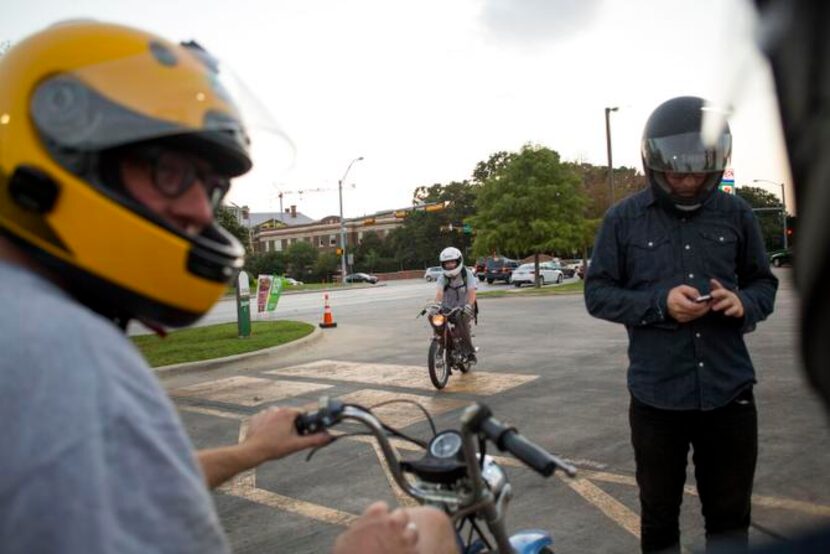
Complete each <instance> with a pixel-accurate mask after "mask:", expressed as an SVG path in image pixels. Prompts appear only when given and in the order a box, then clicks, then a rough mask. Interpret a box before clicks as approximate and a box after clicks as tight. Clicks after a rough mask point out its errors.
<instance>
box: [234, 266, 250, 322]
mask: <svg viewBox="0 0 830 554" xmlns="http://www.w3.org/2000/svg"><path fill="white" fill-rule="evenodd" d="M236 327H237V329H239V337H240V338H245V337H250V336H251V285H250V281H249V280H248V274H247V273H245V272H244V271H240V272H239V277H237V279H236Z"/></svg>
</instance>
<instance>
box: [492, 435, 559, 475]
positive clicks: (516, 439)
mask: <svg viewBox="0 0 830 554" xmlns="http://www.w3.org/2000/svg"><path fill="white" fill-rule="evenodd" d="M502 443H503V444H504V448H505V450H507V451H508V452H510V453H511V454H513V455H514V456H516V457H517V458H518V459H520V460H521V461H523V462H524V463H526V464H527V465H528V466H530V467H531V468H533V469H535V470H536V471H537V472H539V473H540V474H542V475H544V476H545V477H549V476H550V475H552V474H553V472H554V471H556V466H557V465H558V464H557V463H556V460H554V458H553V456H551V455H550V453H549V452H548V451H547V450H545V449H543V448H542V447H540V446H538V445H536V444H534V443H532V442H530V441H529V440H527V439H526V438H524V437H523V436H521V435H520V434H519V433H517V432H516V431H515V430H512V429H511V430H510V431H508V432H507V433H505V434H504V435H502Z"/></svg>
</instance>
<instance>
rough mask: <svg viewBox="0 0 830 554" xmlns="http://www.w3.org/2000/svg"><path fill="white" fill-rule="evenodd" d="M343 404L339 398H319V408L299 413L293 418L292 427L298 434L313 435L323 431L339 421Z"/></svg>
mask: <svg viewBox="0 0 830 554" xmlns="http://www.w3.org/2000/svg"><path fill="white" fill-rule="evenodd" d="M344 407H345V405H344V404H343V402H341V401H339V400H330V399H329V398H327V397H325V396H324V397H323V398H321V399H320V409H319V410H317V411H314V412H307V413H304V414H300V415H298V416H297V418H296V419H295V420H294V428H295V429H297V433H299V434H300V435H313V434H314V433H319V432H320V431H325V430H326V429H328V428H329V427H331V426H332V425H334V424H336V423H337V422H338V421H340V416H341V415H342V414H343V409H344Z"/></svg>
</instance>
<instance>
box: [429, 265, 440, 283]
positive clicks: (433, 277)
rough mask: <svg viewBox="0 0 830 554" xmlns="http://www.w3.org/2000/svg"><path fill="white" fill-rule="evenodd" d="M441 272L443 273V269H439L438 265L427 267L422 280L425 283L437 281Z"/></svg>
mask: <svg viewBox="0 0 830 554" xmlns="http://www.w3.org/2000/svg"><path fill="white" fill-rule="evenodd" d="M442 273H443V270H442V269H441V266H440V265H438V266H435V267H430V268H427V271H426V273H424V280H425V281H426V282H427V283H431V282H432V281H437V280H438V278H439V277H440V276H441V274H442Z"/></svg>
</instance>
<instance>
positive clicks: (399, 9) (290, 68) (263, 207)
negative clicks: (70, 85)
mask: <svg viewBox="0 0 830 554" xmlns="http://www.w3.org/2000/svg"><path fill="white" fill-rule="evenodd" d="M751 16H752V13H751V12H750V11H749V10H748V8H747V7H746V5H745V4H744V2H742V1H740V0H698V1H695V2H688V1H682V0H671V1H667V0H664V1H658V0H626V1H622V0H620V1H614V0H418V1H403V0H401V1H390V0H355V1H349V0H293V1H287V0H269V1H264V0H263V1H256V0H233V1H230V0H228V1H218V0H166V1H163V2H161V1H158V2H155V1H152V0H140V1H136V0H119V1H118V2H115V1H112V0H74V1H72V2H67V1H63V2H60V1H52V0H27V1H26V2H14V3H13V4H12V6H10V7H7V8H6V10H5V12H4V17H3V18H2V19H0V41H3V40H11V41H12V42H15V41H18V40H20V39H22V38H23V37H24V36H26V35H28V34H30V33H32V32H34V31H37V30H40V29H42V28H43V27H45V26H47V25H49V24H51V23H54V22H56V21H60V20H64V19H68V18H81V17H93V18H96V19H99V20H104V21H114V22H119V23H125V24H130V25H134V26H138V27H141V28H145V29H147V30H151V31H154V32H157V33H159V34H161V35H164V36H165V37H167V38H170V39H174V40H187V39H196V40H197V41H199V42H200V43H202V44H203V45H204V46H206V47H207V48H208V49H209V50H211V51H212V53H214V54H215V55H216V56H217V57H219V58H221V59H222V60H223V61H225V62H226V63H227V64H228V65H229V66H230V67H232V68H233V69H234V71H235V72H236V73H237V74H238V75H239V76H240V77H241V79H242V80H243V81H244V82H245V83H246V84H247V86H248V87H249V88H250V89H251V90H252V91H253V92H254V93H255V94H256V95H257V96H258V98H259V99H260V100H261V101H262V103H263V104H265V105H266V106H267V108H268V109H269V110H270V112H271V113H272V114H273V116H274V118H275V119H276V120H277V121H278V122H279V123H280V125H281V126H282V128H283V129H284V130H285V132H286V133H287V135H288V136H289V137H290V138H291V140H292V142H293V143H294V145H295V146H296V156H295V158H294V162H293V166H292V167H291V168H290V169H288V170H282V171H280V170H277V169H275V168H274V167H273V164H271V163H270V160H266V159H264V157H263V156H262V155H260V154H259V153H258V159H257V160H256V161H257V163H258V164H259V169H257V170H254V172H253V173H252V174H250V175H249V176H246V177H244V178H242V179H240V180H238V182H237V183H236V184H235V186H234V188H233V189H232V191H231V193H230V195H229V200H231V201H233V202H235V203H237V204H247V205H249V206H251V208H252V209H253V210H254V211H276V210H278V209H279V202H278V199H277V190H279V189H281V190H283V191H296V190H302V189H316V188H324V189H330V190H328V191H326V192H317V193H306V194H304V195H302V197H301V196H299V195H297V194H288V195H286V196H285V197H284V203H285V207H288V205H290V204H298V209H299V210H300V211H301V212H303V213H305V214H307V215H308V216H310V217H313V218H321V217H324V216H326V215H331V214H336V213H338V211H339V208H338V198H337V190H336V189H337V181H338V179H340V178H341V177H342V175H343V172H344V171H345V170H346V167H347V166H348V165H349V162H350V161H351V160H352V159H354V158H357V157H358V156H364V157H365V159H364V160H363V161H361V162H358V163H356V164H354V166H353V167H352V169H351V171H350V173H349V176H348V178H347V180H346V184H347V185H349V186H348V187H347V188H346V189H345V190H344V212H345V215H346V216H347V217H352V216H358V215H362V214H364V213H371V212H374V211H378V210H382V209H391V208H399V207H404V206H407V205H409V204H410V202H411V197H412V191H413V190H414V188H415V187H417V186H419V185H431V184H434V183H447V182H449V181H452V180H463V179H466V178H468V177H469V176H470V174H471V173H472V170H473V168H474V167H475V165H476V163H477V162H479V161H482V160H486V159H487V158H488V157H489V155H490V154H491V153H494V152H496V151H499V150H517V149H519V148H520V147H521V146H522V145H523V144H525V143H528V142H532V143H536V144H541V145H544V146H547V147H550V148H553V149H554V150H556V151H558V152H559V153H560V154H561V155H562V157H563V158H564V159H567V160H577V159H579V160H582V161H586V162H590V163H594V164H599V165H604V164H606V163H607V161H606V148H605V117H604V115H605V114H604V108H605V107H606V106H619V108H620V109H619V111H618V112H615V113H612V114H611V118H612V121H611V128H612V141H613V155H614V161H615V165H626V166H629V167H631V166H634V167H637V168H638V169H641V162H640V154H639V140H640V135H641V133H642V129H643V125H644V124H645V121H646V119H647V118H648V115H649V113H650V112H651V111H652V110H653V109H654V108H655V107H656V106H657V105H658V104H660V103H661V102H663V101H664V100H667V99H669V98H672V97H674V96H680V95H686V94H695V95H700V96H705V97H708V98H713V99H716V100H719V101H722V100H724V99H726V100H728V101H730V102H732V103H733V104H734V106H735V113H734V115H733V117H732V119H731V126H732V133H733V135H734V138H733V141H734V150H733V160H732V166H733V167H734V169H735V176H736V181H737V183H738V184H739V185H741V184H751V181H752V180H753V179H769V180H772V181H776V182H786V183H787V184H788V186H789V182H790V177H789V174H788V172H787V168H786V163H785V161H784V158H783V143H782V138H781V131H780V124H779V121H778V116H777V114H776V112H775V99H774V92H773V90H772V84H771V79H770V74H769V69H768V68H767V66H766V64H765V63H764V62H763V60H762V59H761V57H760V55H759V54H758V53H757V52H756V51H755V50H754V48H753V47H752V39H751V30H752V29H753V26H752V23H753V21H752V17H751ZM254 136H255V139H256V135H254ZM260 145H261V146H262V143H260ZM352 184H354V185H355V187H354V188H351V185H352ZM761 186H763V185H761ZM766 188H767V189H768V190H770V192H774V193H775V194H776V195H777V194H778V187H775V186H767V187H766ZM789 196H792V195H789ZM787 201H788V205H789V206H790V209H791V210H792V209H793V205H792V203H791V199H790V198H788V199H787Z"/></svg>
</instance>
